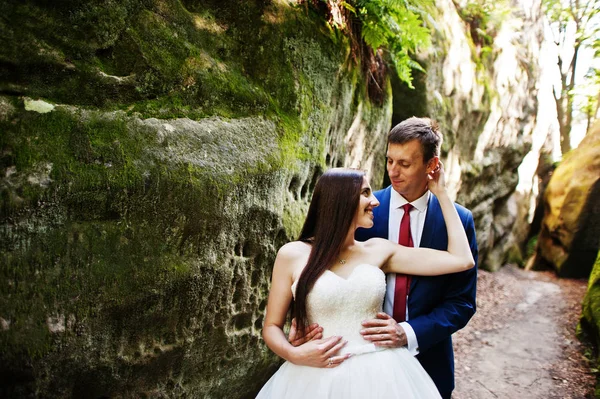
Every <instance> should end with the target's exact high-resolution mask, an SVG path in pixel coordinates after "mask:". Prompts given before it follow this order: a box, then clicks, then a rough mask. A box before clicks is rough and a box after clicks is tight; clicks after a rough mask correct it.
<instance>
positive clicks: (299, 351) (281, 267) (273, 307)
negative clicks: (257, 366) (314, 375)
mask: <svg viewBox="0 0 600 399" xmlns="http://www.w3.org/2000/svg"><path fill="white" fill-rule="evenodd" d="M298 245H303V244H301V243H298V242H295V243H289V244H286V245H284V246H283V247H281V249H280V250H279V252H278V253H277V258H276V259H275V266H274V267H273V277H272V281H271V290H270V291H269V300H268V303H267V314H266V316H265V321H264V325H263V333H262V335H263V338H264V340H265V342H266V344H267V346H268V347H269V348H270V349H271V350H272V351H273V352H275V353H276V354H277V355H279V356H280V357H282V358H283V359H285V360H287V361H289V362H291V363H294V364H301V365H304V366H312V367H335V366H337V365H339V364H341V363H342V362H343V361H344V360H345V359H347V358H348V357H349V356H347V355H344V356H336V355H335V354H336V353H337V351H338V350H340V349H341V348H342V346H344V344H345V341H343V340H342V337H335V336H334V337H329V338H327V339H317V340H312V341H309V342H306V343H305V344H302V345H300V346H296V347H295V346H293V345H292V344H290V343H289V342H288V340H287V338H286V336H285V334H284V332H283V326H284V325H285V319H286V315H287V312H288V309H289V307H290V304H291V302H292V299H293V297H292V289H291V287H292V283H293V270H294V265H295V264H297V263H298V259H299V258H300V259H303V258H305V257H303V256H302V254H301V253H299V251H298V248H297V247H298ZM303 261H304V262H306V259H303ZM330 358H332V362H333V364H332V365H330V364H329V363H330V362H329V359H330Z"/></svg>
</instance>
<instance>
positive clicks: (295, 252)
mask: <svg viewBox="0 0 600 399" xmlns="http://www.w3.org/2000/svg"><path fill="white" fill-rule="evenodd" d="M310 250H311V245H310V244H308V243H306V242H303V241H292V242H288V243H287V244H285V245H284V246H282V247H281V248H279V251H278V252H277V258H283V259H288V260H291V259H297V258H308V256H309V255H310Z"/></svg>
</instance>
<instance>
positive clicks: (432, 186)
mask: <svg viewBox="0 0 600 399" xmlns="http://www.w3.org/2000/svg"><path fill="white" fill-rule="evenodd" d="M427 185H428V188H429V191H431V192H432V193H433V194H435V195H436V196H438V195H440V194H441V193H443V192H444V191H446V174H445V173H444V164H443V163H442V161H438V166H437V167H436V168H435V169H434V170H432V171H431V172H430V173H429V174H428V175H427Z"/></svg>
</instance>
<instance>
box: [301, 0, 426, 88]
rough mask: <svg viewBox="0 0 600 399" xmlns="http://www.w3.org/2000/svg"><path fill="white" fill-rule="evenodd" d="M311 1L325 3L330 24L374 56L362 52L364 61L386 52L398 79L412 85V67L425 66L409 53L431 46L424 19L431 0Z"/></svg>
mask: <svg viewBox="0 0 600 399" xmlns="http://www.w3.org/2000/svg"><path fill="white" fill-rule="evenodd" d="M313 4H315V6H316V7H317V8H318V9H319V10H322V9H323V6H325V5H326V8H327V12H328V14H329V17H330V18H329V19H330V20H329V23H330V24H331V25H332V26H334V27H336V28H338V29H340V30H342V31H343V32H344V33H346V34H347V35H349V36H350V37H351V38H352V39H353V40H358V41H361V42H362V43H361V44H364V45H366V46H367V47H368V50H369V51H370V52H371V53H372V54H374V55H375V56H373V57H367V56H365V54H362V58H363V61H364V60H367V62H372V63H376V62H378V56H379V54H381V53H384V54H387V55H388V57H387V58H388V60H390V61H391V63H392V64H393V66H394V67H395V69H396V71H397V73H398V77H399V78H400V80H402V81H403V82H405V83H407V84H408V85H409V87H411V88H413V86H412V79H413V77H412V70H413V69H416V70H418V71H424V69H423V68H422V67H421V65H419V63H417V62H416V61H414V60H413V59H412V58H411V55H412V54H414V53H416V52H417V51H418V50H421V49H425V48H427V47H429V46H430V45H431V34H430V31H429V29H428V28H427V27H426V26H425V23H424V22H423V19H424V18H423V17H424V16H426V15H427V10H428V9H429V8H430V7H432V6H433V2H432V1H431V0H407V1H404V0H352V1H343V0H321V1H317V2H315V1H313ZM354 36H358V37H354ZM358 47H359V48H361V47H362V46H358ZM368 60H370V61H368ZM367 69H370V66H367Z"/></svg>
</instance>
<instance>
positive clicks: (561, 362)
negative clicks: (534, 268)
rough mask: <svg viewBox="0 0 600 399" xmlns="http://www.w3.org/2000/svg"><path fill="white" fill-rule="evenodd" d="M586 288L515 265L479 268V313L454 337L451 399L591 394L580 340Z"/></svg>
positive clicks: (590, 377) (579, 282) (582, 283)
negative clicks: (578, 330)
mask: <svg viewBox="0 0 600 399" xmlns="http://www.w3.org/2000/svg"><path fill="white" fill-rule="evenodd" d="M586 285H587V283H586V281H582V280H563V279H558V278H556V277H555V276H554V275H553V274H552V273H549V272H543V273H542V272H527V271H523V270H521V269H518V268H516V267H513V266H506V267H504V268H502V269H501V270H500V271H499V272H496V273H487V272H483V271H482V272H480V274H479V281H478V287H477V289H478V293H477V304H478V310H477V313H476V315H475V316H474V317H473V319H472V320H471V322H470V323H469V325H468V326H467V327H466V328H464V329H463V330H461V331H459V332H458V333H456V334H455V335H454V347H455V355H456V390H455V391H454V395H453V398H454V399H488V398H490V399H495V398H511V399H512V398H528V399H529V398H531V399H534V398H540V399H542V398H543V399H549V398H557V399H558V398H561V399H562V398H573V399H575V398H578V399H581V398H593V397H594V396H593V387H594V383H595V378H594V376H593V375H592V374H591V373H590V372H589V365H588V363H587V360H586V359H585V357H584V356H583V352H584V347H583V346H582V345H581V344H580V342H579V341H578V340H577V338H576V337H575V328H576V325H577V322H578V320H579V315H580V314H581V301H582V299H583V296H584V295H585V290H586Z"/></svg>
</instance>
